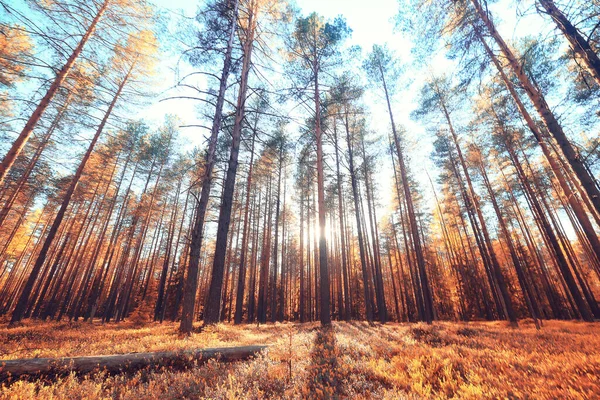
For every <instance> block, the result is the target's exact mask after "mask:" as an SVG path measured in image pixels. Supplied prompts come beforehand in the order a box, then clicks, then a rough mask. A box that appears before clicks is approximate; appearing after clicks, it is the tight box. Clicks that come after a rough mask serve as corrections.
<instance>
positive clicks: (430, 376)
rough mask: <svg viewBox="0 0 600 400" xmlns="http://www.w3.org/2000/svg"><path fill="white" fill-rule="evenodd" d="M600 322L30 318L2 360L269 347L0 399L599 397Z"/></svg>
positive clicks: (34, 387)
mask: <svg viewBox="0 0 600 400" xmlns="http://www.w3.org/2000/svg"><path fill="white" fill-rule="evenodd" d="M599 327H600V326H599V325H598V324H597V323H596V324H593V323H580V322H561V321H549V322H547V323H545V325H544V327H543V329H542V330H541V331H536V329H535V327H534V326H533V325H532V324H531V323H528V322H526V321H523V322H521V326H520V328H518V329H513V328H510V327H509V326H508V325H507V324H506V323H504V322H471V323H468V324H461V323H450V322H439V323H434V324H433V325H430V326H428V325H425V324H386V325H383V326H382V325H374V326H370V325H368V324H366V323H364V322H352V323H334V324H333V326H332V328H330V329H321V328H320V327H319V325H318V324H291V323H289V324H288V323H284V324H269V325H262V326H256V325H243V326H233V325H227V324H223V325H217V326H215V327H211V328H209V329H207V330H204V331H203V332H201V333H196V334H193V335H192V336H191V337H182V336H180V335H178V334H177V325H176V324H170V323H169V324H162V325H159V324H147V325H144V326H139V325H135V324H132V323H122V324H107V325H90V324H86V323H78V324H68V323H62V324H53V323H36V322H28V323H26V324H25V325H24V326H21V327H18V328H14V329H10V330H9V329H1V330H0V359H16V358H27V357H60V356H79V355H96V354H114V353H127V352H143V351H163V350H175V349H184V348H185V349H189V348H198V347H217V346H236V345H247V344H269V345H270V348H269V351H268V352H267V353H265V354H262V355H260V356H259V357H257V358H255V359H254V360H252V361H247V362H240V363H233V364H225V363H219V362H218V361H210V362H208V363H207V364H204V365H202V366H200V367H198V368H194V369H189V370H185V371H172V370H168V369H162V370H154V371H150V370H142V371H139V372H137V373H135V374H131V375H116V376H106V375H103V374H96V375H93V376H84V377H76V376H74V375H69V376H66V377H63V378H59V379H58V380H55V381H52V382H47V381H31V382H27V381H16V382H10V383H4V384H3V386H2V387H1V388H0V397H2V398H11V399H13V398H15V399H38V398H70V399H78V398H81V399H84V398H85V399H88V398H112V399H114V398H123V399H150V398H152V399H156V398H181V399H183V398H210V399H235V398H250V399H262V398H352V399H361V398H384V399H386V398H387V399H398V398H408V399H413V398H461V399H463V398H466V399H469V398H472V399H480V398H532V399H538V398H539V399H556V398H562V399H591V398H598V397H600V337H599V335H598V334H597V331H598V328H599Z"/></svg>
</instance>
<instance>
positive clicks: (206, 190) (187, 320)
mask: <svg viewBox="0 0 600 400" xmlns="http://www.w3.org/2000/svg"><path fill="white" fill-rule="evenodd" d="M238 7H239V0H233V13H232V16H231V26H230V27H229V38H228V41H227V49H226V51H225V58H224V61H223V70H222V71H221V79H220V85H219V94H218V96H217V101H216V106H215V115H214V118H213V123H212V128H211V134H210V139H209V144H208V151H207V154H206V160H205V164H204V173H203V176H202V189H201V193H200V199H199V200H198V204H197V206H196V219H195V221H194V229H193V230H192V240H191V241H190V262H189V266H188V273H187V278H186V281H185V285H184V288H183V310H182V312H181V324H180V325H179V331H180V332H182V333H185V334H189V333H191V332H192V328H193V323H194V309H195V306H196V292H197V289H198V266H199V264H200V250H201V248H202V240H203V237H202V234H203V228H204V218H205V216H206V209H207V206H208V201H209V196H210V188H211V185H212V177H213V168H214V164H215V153H216V150H217V137H218V135H219V131H220V130H221V122H222V121H221V119H222V114H223V104H224V102H225V92H226V90H227V79H228V78H229V73H230V71H231V63H232V60H231V53H232V50H233V39H234V37H235V32H236V26H237V19H238Z"/></svg>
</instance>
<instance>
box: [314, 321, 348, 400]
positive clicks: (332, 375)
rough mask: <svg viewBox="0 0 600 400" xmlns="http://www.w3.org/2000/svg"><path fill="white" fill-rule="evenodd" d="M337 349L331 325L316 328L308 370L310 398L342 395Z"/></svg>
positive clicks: (330, 397)
mask: <svg viewBox="0 0 600 400" xmlns="http://www.w3.org/2000/svg"><path fill="white" fill-rule="evenodd" d="M338 354H339V350H338V348H337V345H336V340H335V332H334V330H333V327H331V326H324V327H321V328H319V329H318V330H317V334H316V337H315V341H314V343H313V349H312V351H311V354H310V357H311V364H310V367H309V368H310V372H309V383H308V384H309V393H310V398H311V399H337V398H340V397H343V396H342V371H341V368H340V365H339V362H338Z"/></svg>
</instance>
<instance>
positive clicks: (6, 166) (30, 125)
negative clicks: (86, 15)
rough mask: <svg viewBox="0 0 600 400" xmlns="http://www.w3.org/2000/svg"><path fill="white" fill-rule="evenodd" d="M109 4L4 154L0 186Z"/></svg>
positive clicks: (83, 37)
mask: <svg viewBox="0 0 600 400" xmlns="http://www.w3.org/2000/svg"><path fill="white" fill-rule="evenodd" d="M109 3H110V0H104V2H103V3H102V5H101V6H100V8H99V9H98V11H97V12H96V15H95V16H94V19H93V20H92V22H91V23H90V26H89V27H88V28H87V29H86V31H85V34H84V35H83V36H82V37H81V40H80V41H79V43H78V44H77V47H75V49H74V50H73V52H72V53H71V55H70V56H69V58H68V59H67V62H66V63H65V64H64V65H63V67H62V68H61V69H60V71H58V73H57V74H56V77H55V78H54V81H53V82H52V84H51V85H50V87H49V88H48V91H47V92H46V94H45V95H44V97H43V98H42V100H41V101H40V102H39V104H38V105H37V107H36V109H35V111H34V112H33V114H31V116H30V117H29V119H28V120H27V123H26V124H25V127H24V128H23V130H22V131H21V133H20V134H19V136H18V137H17V139H16V140H15V141H14V143H13V144H12V146H11V148H10V150H9V151H8V153H7V154H6V156H4V159H3V160H2V162H1V163H0V185H1V184H2V182H4V179H5V178H6V175H7V174H8V172H9V171H10V168H11V167H12V165H13V164H14V162H15V160H16V159H17V157H18V156H19V154H20V153H21V151H22V150H23V147H25V144H26V143H27V141H28V140H29V137H30V136H31V133H32V132H33V130H34V129H35V127H36V126H37V123H38V122H39V120H40V118H42V115H43V114H44V111H46V108H47V107H48V105H49V104H50V102H51V101H52V99H53V98H54V95H55V94H56V92H57V91H58V89H59V88H60V86H61V85H62V83H63V82H64V80H65V79H66V78H67V75H68V74H69V72H70V71H71V68H72V67H73V65H74V64H75V61H76V60H77V58H78V57H79V55H80V54H81V52H82V51H83V47H84V46H85V44H86V43H87V42H88V40H89V39H90V37H91V36H92V34H93V33H94V31H95V30H96V25H98V21H100V18H102V16H103V15H104V12H105V11H106V9H107V8H108V5H109Z"/></svg>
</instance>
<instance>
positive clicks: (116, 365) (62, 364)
mask: <svg viewBox="0 0 600 400" xmlns="http://www.w3.org/2000/svg"><path fill="white" fill-rule="evenodd" d="M266 348H267V346H243V347H220V348H211V349H197V350H185V351H165V352H156V353H129V354H113V355H106V356H85V357H61V358H27V359H18V360H0V381H5V380H7V379H10V378H18V377H23V376H34V377H39V376H43V377H47V376H57V375H64V374H67V373H69V372H72V371H74V372H76V373H77V374H88V373H91V372H99V371H107V372H109V373H121V372H131V371H135V370H139V369H142V368H146V367H149V368H156V367H174V368H187V367H193V366H196V365H198V364H199V363H202V362H204V361H206V360H208V359H211V358H216V359H218V360H219V361H223V362H231V361H239V360H246V359H248V358H250V357H252V356H254V355H256V354H257V353H259V352H260V351H262V350H264V349H266Z"/></svg>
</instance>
